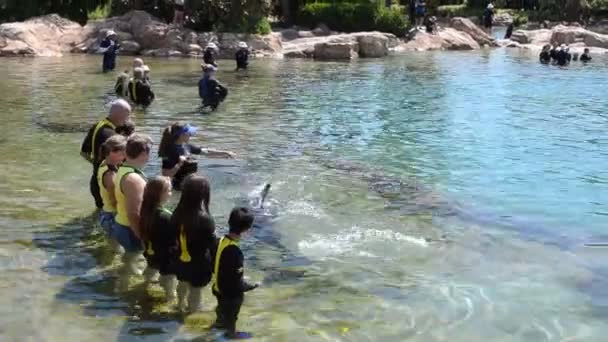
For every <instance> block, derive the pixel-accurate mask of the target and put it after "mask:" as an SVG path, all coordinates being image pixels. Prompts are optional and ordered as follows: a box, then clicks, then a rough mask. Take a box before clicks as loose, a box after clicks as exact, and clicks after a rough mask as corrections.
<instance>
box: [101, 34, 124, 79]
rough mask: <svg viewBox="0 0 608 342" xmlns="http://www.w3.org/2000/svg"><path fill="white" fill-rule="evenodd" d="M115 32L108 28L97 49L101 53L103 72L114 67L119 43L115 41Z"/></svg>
mask: <svg viewBox="0 0 608 342" xmlns="http://www.w3.org/2000/svg"><path fill="white" fill-rule="evenodd" d="M116 38H117V36H116V32H114V31H112V30H109V31H108V32H106V37H105V39H104V40H103V41H102V42H101V44H100V45H99V51H100V52H101V53H103V63H102V70H103V72H108V71H112V70H114V69H115V68H116V55H117V54H118V50H119V49H120V44H118V42H116Z"/></svg>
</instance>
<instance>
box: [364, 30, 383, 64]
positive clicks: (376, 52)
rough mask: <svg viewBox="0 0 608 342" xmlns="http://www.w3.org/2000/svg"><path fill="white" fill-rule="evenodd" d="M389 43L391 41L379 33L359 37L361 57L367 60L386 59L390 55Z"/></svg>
mask: <svg viewBox="0 0 608 342" xmlns="http://www.w3.org/2000/svg"><path fill="white" fill-rule="evenodd" d="M388 41H389V39H388V38H387V37H386V36H384V35H383V34H381V33H379V32H378V33H370V34H366V35H359V36H358V37H357V42H358V43H359V55H360V56H361V57H367V58H370V57H372V58H373V57H384V56H386V55H388Z"/></svg>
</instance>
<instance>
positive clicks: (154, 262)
mask: <svg viewBox="0 0 608 342" xmlns="http://www.w3.org/2000/svg"><path fill="white" fill-rule="evenodd" d="M151 225H152V229H151V231H152V233H151V234H150V236H149V237H148V240H147V241H146V242H145V250H144V256H145V257H146V261H147V263H148V265H149V266H150V267H152V268H155V269H157V270H158V271H159V272H160V274H161V275H168V274H173V273H174V272H173V269H172V268H171V265H172V262H171V261H172V260H173V258H174V256H175V252H176V251H177V231H176V230H175V228H174V227H173V226H172V225H171V211H169V210H167V209H164V208H160V209H158V210H157V211H156V212H155V213H154V217H153V218H152V222H151Z"/></svg>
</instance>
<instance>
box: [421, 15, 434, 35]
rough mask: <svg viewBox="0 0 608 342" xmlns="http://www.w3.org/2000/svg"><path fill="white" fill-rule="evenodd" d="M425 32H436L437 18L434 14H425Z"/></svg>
mask: <svg viewBox="0 0 608 342" xmlns="http://www.w3.org/2000/svg"><path fill="white" fill-rule="evenodd" d="M423 24H424V27H425V29H426V33H428V34H435V33H436V32H437V18H436V17H434V16H430V15H426V16H425V17H424V20H423Z"/></svg>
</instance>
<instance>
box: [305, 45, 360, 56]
mask: <svg viewBox="0 0 608 342" xmlns="http://www.w3.org/2000/svg"><path fill="white" fill-rule="evenodd" d="M358 52H359V44H357V43H355V42H345V43H318V44H315V50H314V58H315V59H317V60H340V59H342V60H352V59H356V58H357V57H358V56H359V53H358Z"/></svg>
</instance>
